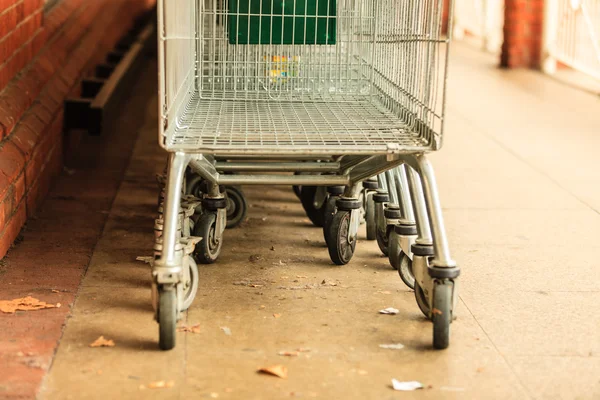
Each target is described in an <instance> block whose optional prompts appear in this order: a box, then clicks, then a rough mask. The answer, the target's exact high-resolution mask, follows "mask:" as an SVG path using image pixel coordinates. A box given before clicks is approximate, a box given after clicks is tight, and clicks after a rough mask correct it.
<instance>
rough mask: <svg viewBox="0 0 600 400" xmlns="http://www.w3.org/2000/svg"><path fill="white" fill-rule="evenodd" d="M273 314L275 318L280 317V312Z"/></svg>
mask: <svg viewBox="0 0 600 400" xmlns="http://www.w3.org/2000/svg"><path fill="white" fill-rule="evenodd" d="M273 316H274V317H275V318H279V317H281V314H273Z"/></svg>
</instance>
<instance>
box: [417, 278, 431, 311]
mask: <svg viewBox="0 0 600 400" xmlns="http://www.w3.org/2000/svg"><path fill="white" fill-rule="evenodd" d="M415 299H416V300H417V305H418V306H419V310H421V312H422V313H423V315H425V317H427V319H429V318H430V317H429V301H428V300H427V296H425V292H423V289H422V288H421V286H419V284H418V283H417V282H415Z"/></svg>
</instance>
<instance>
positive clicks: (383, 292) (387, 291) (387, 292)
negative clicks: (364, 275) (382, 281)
mask: <svg viewBox="0 0 600 400" xmlns="http://www.w3.org/2000/svg"><path fill="white" fill-rule="evenodd" d="M377 293H379V294H392V292H390V291H389V290H380V291H378V292H377Z"/></svg>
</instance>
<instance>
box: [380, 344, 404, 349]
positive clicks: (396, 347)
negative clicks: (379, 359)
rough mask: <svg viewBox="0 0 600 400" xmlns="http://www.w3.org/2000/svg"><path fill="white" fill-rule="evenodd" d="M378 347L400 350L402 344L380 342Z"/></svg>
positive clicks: (402, 346)
mask: <svg viewBox="0 0 600 400" xmlns="http://www.w3.org/2000/svg"><path fill="white" fill-rule="evenodd" d="M379 347H381V348H382V349H390V350H401V349H403V348H404V345H403V344H400V343H393V344H380V345H379Z"/></svg>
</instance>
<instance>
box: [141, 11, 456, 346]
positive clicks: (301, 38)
mask: <svg viewBox="0 0 600 400" xmlns="http://www.w3.org/2000/svg"><path fill="white" fill-rule="evenodd" d="M158 7H159V12H158V27H159V29H158V31H159V51H158V53H159V68H160V74H159V91H160V93H159V94H160V96H159V103H160V104H159V111H160V123H159V144H160V145H161V146H162V147H163V148H164V149H165V150H166V151H167V152H168V153H169V160H168V166H167V173H166V175H165V179H163V180H162V181H163V185H164V186H163V190H162V191H161V196H160V207H159V208H160V214H159V218H158V219H157V220H156V224H155V232H156V234H155V239H156V241H155V245H154V251H155V253H154V254H155V259H154V260H153V261H152V277H153V285H152V294H153V305H154V310H155V318H156V320H157V321H158V323H159V345H160V348H161V349H165V350H166V349H171V348H173V347H174V346H175V332H176V323H177V321H178V319H180V318H181V316H182V313H183V312H184V311H185V310H186V309H187V308H188V307H190V306H191V304H192V302H193V299H194V296H195V294H196V292H197V290H198V282H197V280H198V267H197V262H199V263H212V262H215V261H216V260H217V258H218V256H219V254H220V252H221V249H222V246H223V232H224V230H225V229H226V227H227V226H234V225H236V224H237V223H239V221H241V220H242V219H243V215H244V213H245V209H246V202H245V199H244V196H243V194H242V192H241V190H240V189H239V187H240V186H243V185H290V186H291V185H293V186H294V187H295V190H296V192H297V194H298V195H299V197H300V200H301V202H302V205H303V206H304V208H305V210H306V212H307V215H308V217H309V218H310V219H311V220H312V221H313V223H315V224H316V225H318V226H322V227H323V234H324V240H325V242H326V243H327V247H328V250H329V255H330V257H331V260H332V262H333V263H335V264H339V265H343V264H347V263H348V262H350V261H351V259H352V256H353V254H354V251H355V248H356V245H357V241H358V240H357V239H358V230H359V224H360V222H361V220H363V219H364V220H365V221H366V224H367V237H368V239H375V240H377V242H378V244H379V246H380V248H381V250H382V251H383V252H384V253H385V254H387V255H388V257H389V259H390V262H391V265H392V266H394V267H395V268H396V269H398V271H399V273H400V277H401V278H402V280H403V281H404V282H405V283H406V284H407V285H408V286H409V287H411V288H413V289H414V291H415V297H416V300H417V304H418V306H419V308H420V309H421V311H423V313H424V314H425V315H426V317H427V318H429V319H431V321H432V322H433V345H434V347H435V348H438V349H443V348H446V347H447V346H448V344H449V334H450V323H451V322H452V315H453V309H454V303H455V300H456V298H457V294H456V285H455V282H456V279H457V278H458V276H459V272H460V271H459V269H458V268H457V267H456V265H455V263H454V261H453V260H452V258H451V256H450V251H449V248H448V242H447V238H446V233H445V229H444V223H443V219H442V213H441V206H440V200H439V196H438V192H437V186H436V182H435V177H434V172H433V169H432V167H431V164H430V163H429V161H428V159H427V157H426V153H428V152H431V151H436V150H439V149H440V147H441V143H442V130H443V120H444V96H445V90H444V89H445V80H446V69H447V54H448V45H449V39H448V38H446V37H443V36H442V35H441V21H442V14H443V1H442V0H436V1H425V2H423V1H418V0H409V1H405V2H381V1H377V0H303V1H286V2H275V1H273V0H228V1H223V0H187V1H177V2H174V1H167V0H159V1H158Z"/></svg>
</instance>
